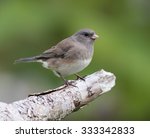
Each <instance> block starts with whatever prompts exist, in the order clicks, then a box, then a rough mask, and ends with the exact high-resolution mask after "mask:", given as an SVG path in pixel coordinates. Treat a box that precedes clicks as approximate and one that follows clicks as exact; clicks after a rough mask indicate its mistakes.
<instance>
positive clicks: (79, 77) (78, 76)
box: [75, 74, 85, 81]
mask: <svg viewBox="0 0 150 138" xmlns="http://www.w3.org/2000/svg"><path fill="white" fill-rule="evenodd" d="M75 75H76V77H77V80H78V79H81V80H83V81H85V79H84V78H83V77H81V76H80V75H78V74H75Z"/></svg>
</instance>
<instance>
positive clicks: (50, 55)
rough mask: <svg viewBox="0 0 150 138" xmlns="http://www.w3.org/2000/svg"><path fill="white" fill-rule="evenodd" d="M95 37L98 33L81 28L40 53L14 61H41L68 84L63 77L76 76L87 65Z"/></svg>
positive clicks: (90, 58) (91, 54)
mask: <svg viewBox="0 0 150 138" xmlns="http://www.w3.org/2000/svg"><path fill="white" fill-rule="evenodd" d="M97 37H98V35H96V33H95V32H94V31H93V30H91V29H82V30H80V31H78V32H76V33H75V34H73V35H72V36H70V37H68V38H66V39H64V40H62V41H61V42H59V43H58V44H57V45H55V46H53V47H51V48H50V49H48V50H46V51H44V52H43V53H42V54H40V55H38V56H34V57H28V58H20V59H18V60H16V61H15V63H19V62H41V63H43V67H45V68H47V69H51V70H52V71H53V72H54V74H55V75H57V76H58V77H61V78H62V79H63V80H64V81H65V84H66V85H69V82H68V81H67V80H65V79H64V77H65V76H69V75H71V74H75V75H76V76H78V75H77V74H76V73H78V72H80V71H81V70H83V69H84V68H85V67H87V66H88V65H89V63H90V62H91V60H92V57H93V52H94V48H93V44H94V41H95V39H96V38H97ZM78 77H79V76H78Z"/></svg>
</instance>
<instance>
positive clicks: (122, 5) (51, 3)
mask: <svg viewBox="0 0 150 138" xmlns="http://www.w3.org/2000/svg"><path fill="white" fill-rule="evenodd" d="M82 28H91V29H93V30H95V31H96V33H97V34H98V35H99V36H100V39H98V40H97V41H96V43H95V53H94V57H93V60H92V63H91V64H90V65H89V66H88V67H87V68H86V69H85V70H84V71H82V72H81V73H80V75H87V74H91V73H93V72H95V71H98V70H100V69H105V70H106V71H110V72H112V73H114V74H115V75H116V77H117V80H116V86H115V87H114V88H113V89H112V90H111V92H109V93H106V94H104V95H102V96H101V97H99V98H97V99H96V100H94V101H93V102H91V103H90V104H88V106H86V107H84V108H83V109H81V110H79V111H78V112H75V113H73V114H71V115H69V116H67V117H66V118H65V119H64V120H150V1H149V0H113V1H112V0H92V1H87V0H85V1H84V0H83V1H81V0H74V1H73V0H72V1H71V0H36V1H35V0H26V1H23V0H22V1H21V0H18V1H17V0H10V1H9V0H1V1H0V101H1V102H7V103H10V102H13V101H16V100H21V99H24V98H26V97H27V95H28V94H29V93H32V92H33V93H34V92H39V91H41V90H47V89H49V88H55V87H58V86H60V85H61V84H62V81H61V80H60V79H59V78H57V77H56V76H54V75H53V73H52V72H51V71H50V70H46V69H44V68H43V67H42V66H41V65H40V64H38V63H28V64H13V62H14V60H16V59H18V58H21V57H28V56H34V55H38V54H40V53H41V52H43V51H45V50H46V49H48V48H49V47H51V46H52V45H55V44H56V43H57V42H59V41H60V40H62V39H64V38H65V37H68V36H70V35H72V34H73V33H74V32H76V31H77V30H79V29H82ZM67 79H74V76H70V77H68V78H67Z"/></svg>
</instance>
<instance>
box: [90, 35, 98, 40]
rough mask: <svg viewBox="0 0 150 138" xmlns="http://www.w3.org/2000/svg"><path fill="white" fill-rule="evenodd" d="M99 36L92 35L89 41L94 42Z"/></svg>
mask: <svg viewBox="0 0 150 138" xmlns="http://www.w3.org/2000/svg"><path fill="white" fill-rule="evenodd" d="M98 37H99V36H98V35H97V34H94V35H93V36H92V37H91V39H93V40H95V39H96V38H98Z"/></svg>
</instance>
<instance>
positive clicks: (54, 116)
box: [0, 70, 115, 120]
mask: <svg viewBox="0 0 150 138" xmlns="http://www.w3.org/2000/svg"><path fill="white" fill-rule="evenodd" d="M72 84H73V85H75V86H76V87H73V86H67V87H65V86H61V87H59V88H57V89H54V90H48V91H46V93H45V94H43V95H39V96H30V97H28V98H26V99H24V100H20V101H16V102H13V103H11V104H6V103H0V120H60V119H62V118H64V117H65V116H66V115H68V114H70V113H71V112H73V111H76V110H78V109H79V108H80V107H82V106H84V105H86V104H88V103H89V102H91V101H92V100H94V99H95V98H97V97H98V96H100V95H101V94H103V93H105V92H108V91H109V90H110V89H111V88H112V87H113V86H114V85H115V76H114V75H113V74H112V73H109V72H105V71H104V70H101V71H98V72H95V73H93V74H91V75H89V76H87V77H85V81H83V80H80V79H79V80H75V81H72Z"/></svg>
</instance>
